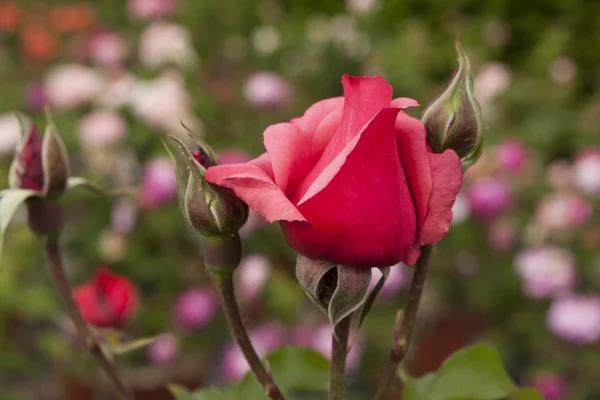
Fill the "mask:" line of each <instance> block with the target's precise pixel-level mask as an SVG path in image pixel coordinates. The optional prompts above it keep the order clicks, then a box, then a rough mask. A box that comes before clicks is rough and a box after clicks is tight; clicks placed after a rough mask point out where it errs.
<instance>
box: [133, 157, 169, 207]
mask: <svg viewBox="0 0 600 400" xmlns="http://www.w3.org/2000/svg"><path fill="white" fill-rule="evenodd" d="M178 191H179V189H178V186H177V176H176V175H175V171H174V169H173V164H172V163H171V160H169V159H168V158H166V157H160V158H156V159H154V160H152V161H150V162H148V163H147V164H146V165H145V166H144V172H143V176H142V184H141V189H140V203H141V205H142V206H143V207H144V208H147V209H152V208H155V207H159V206H161V205H163V204H166V203H169V202H171V201H173V200H174V199H175V198H177V194H178Z"/></svg>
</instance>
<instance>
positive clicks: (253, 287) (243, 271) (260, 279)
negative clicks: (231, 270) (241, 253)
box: [236, 254, 271, 303]
mask: <svg viewBox="0 0 600 400" xmlns="http://www.w3.org/2000/svg"><path fill="white" fill-rule="evenodd" d="M270 276H271V261H269V259H268V258H267V257H265V256H263V255H261V254H250V255H248V256H246V257H244V258H243V259H242V261H241V262H240V266H239V267H238V268H237V269H236V283H237V287H238V288H239V293H240V295H241V297H242V299H243V300H244V302H246V303H250V302H252V301H254V300H255V299H256V298H257V297H258V295H259V294H260V292H261V291H262V289H263V288H264V286H265V284H266V283H267V280H268V279H269V277H270Z"/></svg>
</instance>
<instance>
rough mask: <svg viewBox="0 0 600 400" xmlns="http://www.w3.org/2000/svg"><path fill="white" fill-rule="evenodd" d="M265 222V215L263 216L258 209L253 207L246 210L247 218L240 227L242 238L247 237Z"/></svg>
mask: <svg viewBox="0 0 600 400" xmlns="http://www.w3.org/2000/svg"><path fill="white" fill-rule="evenodd" d="M266 223H267V220H266V219H265V217H263V216H262V215H261V214H260V213H259V212H258V211H254V210H253V209H249V210H248V219H247V220H246V223H245V224H244V226H242V229H240V236H241V237H242V238H248V237H250V236H252V235H253V234H254V232H256V231H257V230H258V229H260V227H262V226H263V225H264V224H266Z"/></svg>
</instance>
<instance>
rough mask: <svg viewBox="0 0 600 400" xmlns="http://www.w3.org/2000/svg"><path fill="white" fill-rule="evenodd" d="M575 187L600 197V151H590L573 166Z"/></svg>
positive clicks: (586, 151)
mask: <svg viewBox="0 0 600 400" xmlns="http://www.w3.org/2000/svg"><path fill="white" fill-rule="evenodd" d="M573 179H574V182H575V185H576V186H577V187H578V188H579V189H580V190H581V191H583V192H584V193H586V194H589V195H600V149H588V150H585V151H583V152H582V153H581V154H579V155H578V156H577V160H576V161H575V164H574V165H573Z"/></svg>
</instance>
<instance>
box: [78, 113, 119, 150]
mask: <svg viewBox="0 0 600 400" xmlns="http://www.w3.org/2000/svg"><path fill="white" fill-rule="evenodd" d="M126 129H127V127H126V126H125V120H124V119H123V118H122V117H121V115H120V114H119V113H117V112H115V111H112V110H95V111H92V112H91V113H89V114H87V115H86V116H85V117H83V118H82V119H81V121H80V122H79V140H80V141H81V143H82V145H83V147H85V148H88V149H95V148H105V147H110V146H113V145H115V144H116V143H118V142H120V141H121V140H122V139H123V137H124V136H125V131H126Z"/></svg>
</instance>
